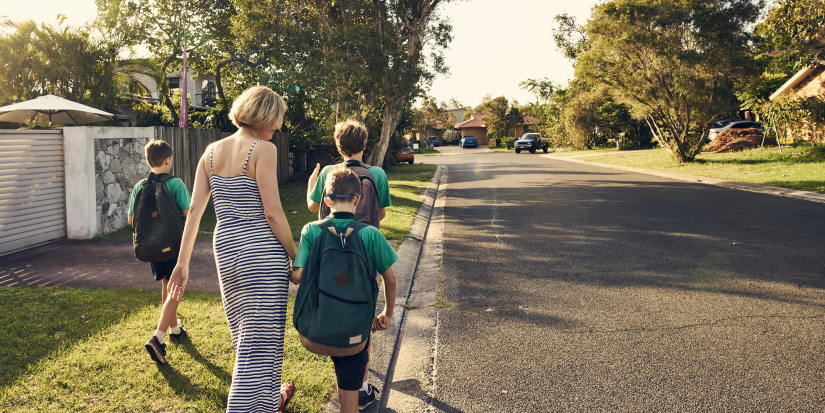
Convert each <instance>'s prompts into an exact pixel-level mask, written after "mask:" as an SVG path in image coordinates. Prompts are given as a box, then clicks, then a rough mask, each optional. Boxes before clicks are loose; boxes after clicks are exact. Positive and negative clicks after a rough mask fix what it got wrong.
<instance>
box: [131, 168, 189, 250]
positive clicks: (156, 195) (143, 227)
mask: <svg viewBox="0 0 825 413" xmlns="http://www.w3.org/2000/svg"><path fill="white" fill-rule="evenodd" d="M172 178H174V176H172V175H169V174H160V175H155V173H154V172H152V173H150V174H149V177H148V178H146V179H144V180H142V181H140V182H141V184H142V185H143V186H142V187H141V188H140V190H138V193H137V194H136V195H135V205H134V218H133V221H132V224H133V225H134V232H133V233H132V241H133V246H134V248H135V258H137V259H138V260H139V261H144V262H163V261H168V260H171V259H173V258H177V257H178V252H180V242H181V239H182V238H183V219H182V218H181V211H180V210H179V209H178V204H177V203H176V202H175V197H174V196H172V193H171V192H169V189H168V188H166V185H164V184H163V183H164V182H166V181H167V180H169V179H172Z"/></svg>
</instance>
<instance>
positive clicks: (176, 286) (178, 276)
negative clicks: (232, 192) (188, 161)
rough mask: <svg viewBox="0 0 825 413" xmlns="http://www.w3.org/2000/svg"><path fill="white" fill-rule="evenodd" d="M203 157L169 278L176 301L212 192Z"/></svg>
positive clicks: (178, 299)
mask: <svg viewBox="0 0 825 413" xmlns="http://www.w3.org/2000/svg"><path fill="white" fill-rule="evenodd" d="M207 150H208V148H207ZM205 156H206V155H204V156H203V157H201V160H200V161H199V162H198V173H197V174H196V175H195V187H194V189H193V190H192V204H191V206H190V207H189V209H188V211H189V212H188V213H187V214H186V217H187V219H186V226H184V227H183V240H182V241H181V244H180V253H178V264H177V265H176V266H175V269H174V270H173V271H172V276H171V277H170V278H169V294H170V296H171V297H172V298H174V299H175V300H177V301H180V299H181V297H183V290H184V289H186V283H187V282H188V281H189V260H190V259H191V258H192V249H193V248H195V237H197V235H198V228H199V227H200V225H201V217H203V212H204V211H205V210H206V205H207V204H208V203H209V195H210V194H211V192H212V190H211V188H209V175H208V174H207V172H206V162H205V161H204V159H205Z"/></svg>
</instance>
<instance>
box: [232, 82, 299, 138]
mask: <svg viewBox="0 0 825 413" xmlns="http://www.w3.org/2000/svg"><path fill="white" fill-rule="evenodd" d="M284 112H286V102H284V99H283V98H281V97H280V96H278V94H277V93H275V91H273V90H272V89H270V88H268V87H266V86H253V87H251V88H249V89H246V90H245V91H244V92H243V93H241V95H240V96H238V98H237V99H235V102H233V103H232V109H230V110H229V119H230V120H231V121H232V123H233V124H234V125H235V126H237V127H239V128H240V127H242V126H243V127H246V128H249V129H252V130H253V131H256V132H258V131H264V130H267V129H275V130H278V129H281V124H283V122H284Z"/></svg>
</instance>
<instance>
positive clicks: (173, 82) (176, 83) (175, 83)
mask: <svg viewBox="0 0 825 413" xmlns="http://www.w3.org/2000/svg"><path fill="white" fill-rule="evenodd" d="M166 83H168V84H169V89H180V78H179V77H167V78H166Z"/></svg>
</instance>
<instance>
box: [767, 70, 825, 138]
mask: <svg viewBox="0 0 825 413" xmlns="http://www.w3.org/2000/svg"><path fill="white" fill-rule="evenodd" d="M820 63H821V64H819V65H816V66H812V67H806V68H804V69H802V70H800V71H799V72H797V73H796V74H795V75H793V77H791V78H790V79H788V81H787V82H785V84H784V85H782V86H781V87H780V88H779V89H777V90H776V92H773V94H772V95H771V97H770V99H771V100H794V99H800V100H801V99H808V98H818V99H819V100H820V101H822V100H823V99H825V62H821V61H820ZM798 110H803V111H804V110H806V109H798ZM777 126H778V125H777ZM786 127H787V129H786V131H785V136H787V137H788V138H791V139H794V140H797V139H798V140H816V139H821V138H818V136H819V137H821V136H822V135H823V133H825V131H822V130H817V129H816V126H815V125H812V124H810V123H809V122H807V121H804V120H803V121H802V122H799V123H796V124H790V125H786Z"/></svg>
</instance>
